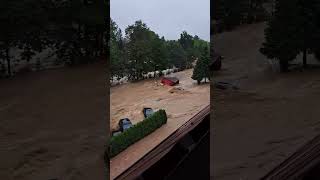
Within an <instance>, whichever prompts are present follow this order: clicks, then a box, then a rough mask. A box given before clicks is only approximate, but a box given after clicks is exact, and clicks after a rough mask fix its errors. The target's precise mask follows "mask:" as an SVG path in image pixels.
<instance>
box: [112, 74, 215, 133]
mask: <svg viewBox="0 0 320 180" xmlns="http://www.w3.org/2000/svg"><path fill="white" fill-rule="evenodd" d="M192 72H193V69H188V70H185V71H181V72H177V73H173V74H170V75H169V76H175V77H177V78H178V79H179V81H180V83H179V84H178V85H176V86H163V85H162V84H161V83H160V79H159V78H157V79H148V80H144V81H140V82H136V83H127V84H123V85H120V86H115V87H112V88H111V91H110V101H111V102H110V105H111V106H110V119H111V121H110V123H111V124H110V128H111V129H112V130H115V129H117V127H118V121H119V120H120V119H122V118H129V119H130V120H131V121H132V122H133V124H136V123H137V122H139V121H141V120H143V119H144V117H143V113H142V109H143V108H144V107H150V108H152V109H154V110H155V111H157V110H159V109H165V110H166V112H167V114H168V117H169V121H171V120H174V119H175V118H179V117H186V116H190V113H191V114H193V113H194V112H197V111H199V110H200V108H201V107H203V105H207V104H209V99H210V87H209V83H206V84H201V85H197V83H196V81H194V80H192V79H191V76H192Z"/></svg>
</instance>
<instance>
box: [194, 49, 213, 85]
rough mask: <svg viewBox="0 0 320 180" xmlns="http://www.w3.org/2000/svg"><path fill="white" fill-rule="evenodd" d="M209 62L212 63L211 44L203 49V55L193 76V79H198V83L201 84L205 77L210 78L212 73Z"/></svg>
mask: <svg viewBox="0 0 320 180" xmlns="http://www.w3.org/2000/svg"><path fill="white" fill-rule="evenodd" d="M209 63H210V56H209V46H206V47H204V48H203V50H202V54H201V57H200V58H199V59H198V61H197V63H196V66H195V68H194V70H193V74H192V77H191V78H192V79H193V80H197V81H198V84H200V82H201V81H202V79H204V78H209V79H210V75H211V74H210V69H209Z"/></svg>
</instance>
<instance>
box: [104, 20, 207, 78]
mask: <svg viewBox="0 0 320 180" xmlns="http://www.w3.org/2000/svg"><path fill="white" fill-rule="evenodd" d="M206 47H209V42H207V41H205V40H202V39H200V38H199V37H198V36H197V35H195V36H192V35H190V34H188V33H187V32H186V31H183V32H182V33H181V34H180V38H179V39H178V40H166V39H165V38H164V37H160V36H159V35H158V34H157V33H155V32H154V31H152V30H150V28H149V27H148V26H147V25H146V24H145V23H143V22H142V21H141V20H139V21H136V22H135V23H134V24H133V25H130V26H128V27H127V28H126V29H125V36H124V37H123V35H122V31H121V29H120V28H119V27H118V26H117V24H116V22H114V21H113V20H112V19H111V20H110V58H111V69H110V70H111V76H110V81H111V82H112V81H113V80H115V79H116V80H120V79H121V78H123V77H127V78H128V80H130V81H137V80H142V79H145V78H148V77H150V76H149V75H150V74H148V73H149V72H154V73H153V74H152V75H151V76H152V77H155V76H156V75H158V76H161V75H162V73H161V72H162V71H163V70H167V69H172V68H173V67H175V68H178V69H179V70H184V69H187V68H192V67H193V63H194V62H195V61H196V60H197V59H199V58H200V57H201V56H202V54H203V51H204V50H205V48H206ZM157 71H158V72H159V73H156V72H157Z"/></svg>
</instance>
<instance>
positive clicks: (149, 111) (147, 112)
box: [142, 108, 154, 118]
mask: <svg viewBox="0 0 320 180" xmlns="http://www.w3.org/2000/svg"><path fill="white" fill-rule="evenodd" d="M142 112H143V115H144V118H147V117H149V116H151V115H152V114H153V113H154V112H153V110H152V109H151V108H143V110H142Z"/></svg>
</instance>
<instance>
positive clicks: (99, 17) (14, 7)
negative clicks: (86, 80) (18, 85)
mask: <svg viewBox="0 0 320 180" xmlns="http://www.w3.org/2000/svg"><path fill="white" fill-rule="evenodd" d="M106 19H107V6H106V2H105V1H98V0H91V1H90V2H89V1H88V0H84V1H82V0H67V1H53V0H40V1H39V0H23V1H20V0H11V1H4V0H0V26H1V28H0V55H1V56H0V64H6V65H7V67H6V71H7V74H8V75H9V76H11V66H12V65H13V64H12V62H11V55H10V54H9V53H8V52H9V50H10V49H11V48H13V47H18V48H19V49H21V50H22V52H21V54H20V55H21V56H20V57H21V59H22V60H26V61H30V59H32V57H33V56H34V55H35V54H37V53H39V52H42V51H43V50H44V49H45V48H48V47H53V48H54V49H56V50H57V51H56V55H57V56H58V58H59V60H60V61H61V62H62V63H68V64H75V63H76V62H77V60H78V59H82V60H83V61H82V63H87V62H89V61H90V60H91V59H95V58H97V57H98V56H101V55H102V54H103V53H104V51H105V49H107V48H106V44H103V34H104V33H105V32H106V31H107V28H106V25H107V21H106ZM83 51H84V52H83ZM82 57H83V58H82Z"/></svg>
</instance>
